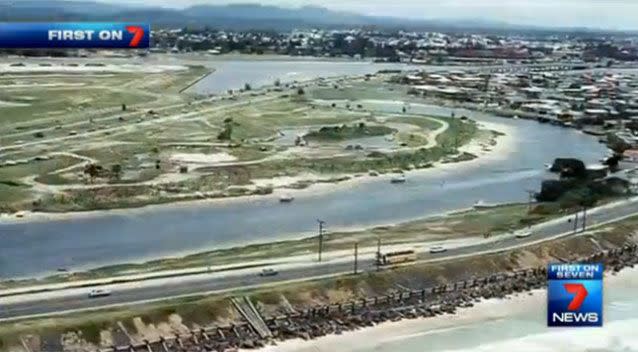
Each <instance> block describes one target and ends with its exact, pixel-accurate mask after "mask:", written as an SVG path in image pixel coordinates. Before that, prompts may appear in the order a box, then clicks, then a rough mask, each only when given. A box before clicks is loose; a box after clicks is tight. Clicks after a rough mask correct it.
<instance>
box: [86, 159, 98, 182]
mask: <svg viewBox="0 0 638 352" xmlns="http://www.w3.org/2000/svg"><path fill="white" fill-rule="evenodd" d="M101 169H102V167H101V166H98V165H97V164H93V163H91V164H88V165H86V166H85V167H84V174H85V175H88V176H89V180H90V181H91V183H93V180H94V179H95V178H96V177H97V176H98V175H99V174H100V170H101Z"/></svg>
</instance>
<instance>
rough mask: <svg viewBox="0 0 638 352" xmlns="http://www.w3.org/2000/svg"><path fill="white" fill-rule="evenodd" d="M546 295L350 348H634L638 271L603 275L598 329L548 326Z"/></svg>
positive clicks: (533, 351) (471, 351)
mask: <svg viewBox="0 0 638 352" xmlns="http://www.w3.org/2000/svg"><path fill="white" fill-rule="evenodd" d="M545 300H546V295H545V293H544V292H540V293H538V294H536V295H534V296H533V297H532V296H528V297H523V298H518V299H514V300H511V301H507V300H506V301H500V302H489V303H488V304H486V305H481V306H479V307H477V309H476V310H474V311H473V312H472V310H469V312H467V314H462V315H465V316H464V317H461V318H458V319H449V318H446V317H441V318H437V319H442V320H446V319H449V320H450V321H449V322H448V323H447V324H446V323H445V321H442V322H441V321H439V322H438V323H428V322H427V321H423V323H422V326H421V327H419V326H405V327H404V328H398V329H395V331H393V332H390V333H388V334H385V337H384V338H380V339H378V340H377V341H376V342H373V343H367V344H366V345H365V346H360V347H357V346H353V348H352V349H349V351H351V352H355V351H356V352H373V351H374V352H390V351H391V352H423V351H428V352H510V351H516V352H634V351H638V271H636V270H631V271H629V272H625V273H623V274H621V275H619V276H617V277H610V278H606V282H605V290H604V300H605V304H604V313H603V316H604V324H603V327H602V328H548V327H546V322H545V314H546V310H545Z"/></svg>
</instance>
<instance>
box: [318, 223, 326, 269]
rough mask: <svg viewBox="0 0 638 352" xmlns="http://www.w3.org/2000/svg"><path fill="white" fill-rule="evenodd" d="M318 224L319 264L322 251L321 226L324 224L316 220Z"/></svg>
mask: <svg viewBox="0 0 638 352" xmlns="http://www.w3.org/2000/svg"><path fill="white" fill-rule="evenodd" d="M317 222H318V223H319V262H321V252H322V251H323V224H325V223H326V222H325V221H323V220H319V219H317Z"/></svg>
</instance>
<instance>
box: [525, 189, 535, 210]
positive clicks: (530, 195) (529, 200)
mask: <svg viewBox="0 0 638 352" xmlns="http://www.w3.org/2000/svg"><path fill="white" fill-rule="evenodd" d="M525 192H527V212H528V213H529V212H531V211H532V202H533V201H534V195H536V191H534V190H532V189H526V190H525Z"/></svg>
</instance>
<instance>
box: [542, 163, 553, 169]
mask: <svg viewBox="0 0 638 352" xmlns="http://www.w3.org/2000/svg"><path fill="white" fill-rule="evenodd" d="M544 166H545V169H546V170H551V169H552V166H554V165H553V164H550V163H545V164H544Z"/></svg>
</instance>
